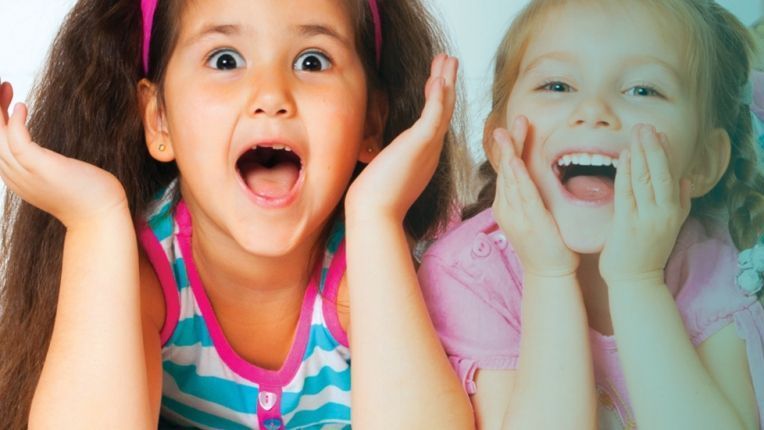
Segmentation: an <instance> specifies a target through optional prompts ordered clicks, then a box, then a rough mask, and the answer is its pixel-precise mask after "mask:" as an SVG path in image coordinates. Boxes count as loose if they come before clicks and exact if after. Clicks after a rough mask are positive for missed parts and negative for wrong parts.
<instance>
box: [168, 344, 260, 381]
mask: <svg viewBox="0 0 764 430" xmlns="http://www.w3.org/2000/svg"><path fill="white" fill-rule="evenodd" d="M162 358H163V359H165V360H170V361H172V362H173V363H175V364H177V365H180V366H196V373H197V375H199V376H211V377H215V378H220V379H225V380H227V381H233V382H236V383H237V384H239V385H245V386H248V387H253V388H258V385H257V384H255V383H254V382H251V381H249V380H248V379H245V378H243V377H241V376H239V374H237V373H236V372H234V371H233V370H231V369H230V368H229V367H228V366H227V365H226V364H225V362H224V361H223V359H222V358H220V355H219V354H218V352H217V350H216V349H215V348H214V346H211V347H202V346H201V345H200V344H195V345H191V346H173V347H172V348H168V350H167V351H166V353H165V354H164V355H163V357H162Z"/></svg>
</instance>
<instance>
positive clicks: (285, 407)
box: [281, 366, 350, 415]
mask: <svg viewBox="0 0 764 430" xmlns="http://www.w3.org/2000/svg"><path fill="white" fill-rule="evenodd" d="M329 386H335V387H337V388H339V389H340V390H342V391H347V392H349V391H350V367H348V368H347V369H345V370H343V371H342V372H336V371H334V370H332V368H331V367H328V366H325V367H323V368H322V369H321V371H320V372H318V374H317V375H314V376H311V377H309V378H305V381H304V382H303V386H302V391H300V392H298V393H290V392H284V393H283V395H282V398H281V411H282V414H284V415H286V414H289V413H291V412H292V411H294V410H295V409H297V406H298V405H299V404H300V399H301V398H302V396H310V395H315V394H318V393H320V392H321V391H322V390H323V389H324V388H326V387H329Z"/></svg>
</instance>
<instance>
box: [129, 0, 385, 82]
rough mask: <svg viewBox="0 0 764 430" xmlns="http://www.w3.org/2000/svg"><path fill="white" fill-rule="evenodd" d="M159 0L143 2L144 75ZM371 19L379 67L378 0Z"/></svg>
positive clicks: (373, 3) (371, 3)
mask: <svg viewBox="0 0 764 430" xmlns="http://www.w3.org/2000/svg"><path fill="white" fill-rule="evenodd" d="M157 1H158V0H141V12H142V13H143V46H142V50H143V73H145V74H148V73H149V48H150V47H151V29H152V27H153V26H154V12H156V9H157ZM369 8H370V9H371V19H372V22H373V23H374V50H375V53H376V59H377V66H379V63H380V61H382V18H381V16H380V14H379V5H378V4H377V0H369Z"/></svg>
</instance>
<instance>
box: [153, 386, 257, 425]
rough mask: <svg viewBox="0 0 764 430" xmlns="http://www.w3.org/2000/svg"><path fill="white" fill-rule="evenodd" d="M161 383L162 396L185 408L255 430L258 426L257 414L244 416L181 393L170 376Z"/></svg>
mask: <svg viewBox="0 0 764 430" xmlns="http://www.w3.org/2000/svg"><path fill="white" fill-rule="evenodd" d="M162 383H163V387H162V394H163V395H164V396H166V397H169V398H171V399H173V400H175V401H177V402H180V403H183V404H184V405H186V406H190V407H192V408H194V409H196V410H199V411H203V412H205V413H208V414H210V415H215V416H217V417H220V418H225V419H227V420H230V421H233V422H236V423H240V424H242V425H245V426H249V427H255V428H256V427H257V425H258V424H257V423H258V421H257V414H245V413H241V412H237V411H234V410H233V409H229V408H227V407H225V406H223V405H219V404H217V403H213V402H208V401H206V400H204V399H200V398H198V397H195V396H191V395H188V394H186V393H184V392H182V391H181V390H180V388H178V385H177V384H176V383H175V379H174V378H173V377H172V376H165V377H164V378H163V380H162ZM166 410H167V409H166ZM168 411H169V410H168ZM186 420H187V418H186Z"/></svg>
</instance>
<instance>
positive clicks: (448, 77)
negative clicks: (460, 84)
mask: <svg viewBox="0 0 764 430" xmlns="http://www.w3.org/2000/svg"><path fill="white" fill-rule="evenodd" d="M458 71H459V60H458V59H457V58H456V57H449V58H448V60H446V63H445V65H444V68H443V81H444V85H443V92H444V97H443V103H444V108H445V109H444V115H443V119H442V121H441V125H440V130H439V132H438V134H445V133H446V131H447V130H448V126H449V124H450V123H451V117H452V116H453V114H454V106H455V105H456V76H457V73H458Z"/></svg>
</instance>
